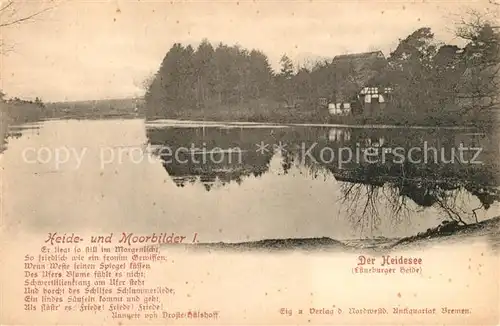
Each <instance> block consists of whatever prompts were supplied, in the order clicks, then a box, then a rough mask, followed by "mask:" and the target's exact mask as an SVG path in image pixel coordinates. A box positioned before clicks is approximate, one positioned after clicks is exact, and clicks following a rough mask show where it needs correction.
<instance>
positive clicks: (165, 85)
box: [145, 16, 500, 123]
mask: <svg viewBox="0 0 500 326" xmlns="http://www.w3.org/2000/svg"><path fill="white" fill-rule="evenodd" d="M476 18H477V19H476V20H471V21H470V22H463V24H462V25H461V27H460V28H458V30H457V37H459V38H461V39H463V40H465V43H466V44H465V46H464V47H458V46H456V45H449V44H444V43H442V42H439V41H438V40H436V39H435V38H434V34H433V32H432V30H431V29H430V28H428V27H423V28H420V29H418V30H416V31H415V32H413V33H412V34H410V35H409V36H408V37H406V38H405V39H402V40H400V41H399V44H398V46H397V48H396V49H395V50H394V51H393V52H392V53H390V55H389V56H388V58H387V60H383V61H382V62H380V63H379V64H375V65H369V66H368V67H364V68H361V71H360V70H359V69H355V68H356V67H353V66H352V63H343V64H339V63H336V62H334V60H325V61H321V62H316V63H315V64H314V65H312V67H306V66H296V65H294V64H293V62H292V60H291V59H290V58H289V57H288V56H287V55H286V54H284V55H283V56H282V58H281V60H280V69H279V70H278V71H274V70H273V69H272V68H271V65H270V63H269V59H268V57H267V56H266V55H265V54H264V53H263V52H262V51H260V50H256V49H252V50H249V49H245V48H243V47H241V46H238V45H234V46H230V45H226V44H223V43H219V44H217V45H215V46H214V45H212V44H211V43H210V42H209V41H208V40H206V39H205V40H203V41H202V42H201V44H200V45H199V46H198V47H197V48H196V49H194V48H193V47H192V46H191V45H186V46H184V45H182V44H180V43H176V44H174V45H173V46H172V47H171V48H170V50H169V51H168V52H167V54H166V55H165V57H164V59H163V61H162V63H161V65H160V68H159V70H158V72H157V73H156V74H155V76H154V77H153V78H152V79H151V80H150V82H149V85H148V87H147V91H146V95H145V101H146V116H147V117H150V118H155V117H179V116H180V117H186V118H190V117H191V116H192V115H193V114H197V116H201V117H203V116H211V115H212V116H213V114H214V112H215V115H216V113H217V112H221V113H222V112H224V114H230V113H232V112H233V113H234V111H242V110H247V111H249V112H248V113H249V114H250V115H251V114H256V113H259V114H261V118H262V119H263V120H266V119H270V118H271V117H269V116H266V114H271V113H272V114H276V113H277V112H278V113H282V115H290V113H291V112H293V113H310V114H309V115H308V117H311V118H314V117H316V118H324V117H325V115H326V116H328V111H327V110H319V108H318V99H319V98H326V99H327V100H328V101H332V100H334V99H335V98H336V96H338V94H339V93H342V94H350V96H351V97H350V98H349V100H353V101H355V100H356V95H357V94H358V92H359V90H360V89H361V88H362V87H364V86H368V85H366V84H367V81H366V79H365V80H363V78H359V77H360V75H361V76H362V77H363V75H366V74H368V73H369V72H371V73H373V72H375V73H374V74H373V77H372V78H371V79H370V80H369V81H368V84H369V85H374V86H380V87H383V86H390V87H393V88H394V94H393V97H392V98H393V99H394V100H393V101H392V102H391V103H390V105H389V106H388V108H387V110H385V111H384V112H383V113H379V114H378V118H380V119H382V120H387V119H392V120H394V121H396V122H400V123H401V122H402V123H412V122H415V121H417V120H419V121H418V122H422V123H433V122H443V121H448V120H450V119H451V120H453V119H456V117H457V112H459V113H460V115H461V117H462V119H476V118H477V117H478V116H481V115H484V114H486V115H487V116H488V114H490V115H489V116H488V117H489V118H486V121H487V120H491V119H490V118H491V112H492V110H491V109H492V108H496V106H497V104H498V102H497V98H496V95H497V93H498V91H497V90H498V67H499V64H500V61H499V60H500V59H499V58H500V51H499V44H500V34H499V32H498V26H494V24H492V23H490V22H488V21H483V20H481V19H480V17H479V16H477V17H476ZM364 70H366V71H364ZM365 77H366V76H365ZM222 108H223V109H222ZM263 108H264V110H263ZM290 109H293V110H292V111H290ZM221 118H224V117H221ZM364 118H367V117H364ZM370 118H371V119H372V120H373V119H376V118H377V117H370ZM451 120H450V121H451ZM483 120H484V119H483ZM305 122H308V121H305Z"/></svg>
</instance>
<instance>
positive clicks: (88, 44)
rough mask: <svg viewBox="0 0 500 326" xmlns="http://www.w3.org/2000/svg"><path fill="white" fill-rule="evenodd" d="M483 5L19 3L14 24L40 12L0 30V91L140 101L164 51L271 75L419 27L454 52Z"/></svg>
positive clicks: (387, 48) (393, 41)
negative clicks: (181, 49) (217, 55)
mask: <svg viewBox="0 0 500 326" xmlns="http://www.w3.org/2000/svg"><path fill="white" fill-rule="evenodd" d="M5 1H6V0H3V2H4V3H5ZM54 1H57V2H54ZM487 3H488V2H486V1H482V0H481V1H479V0H478V1H465V0H462V1H461V0H454V1H443V0H442V1H437V0H435V1H416V2H415V1H414V2H410V1H390V0H386V1H375V0H371V1H342V0H336V1H319V0H312V1H309V0H307V1H286V0H282V1H252V0H250V1H246V0H242V1H211V2H209V1H190V2H188V1H144V0H142V1H132V0H128V1H125V0H112V1H83V0H78V1H77V0H52V1H51V2H49V1H48V0H47V1H46V0H19V1H18V2H16V3H15V5H16V9H17V10H18V11H17V13H16V15H17V16H15V17H21V16H22V15H29V14H31V13H34V12H37V11H40V10H43V9H46V8H49V9H50V10H47V11H45V12H44V13H43V14H41V15H38V16H36V17H35V19H33V20H31V21H29V22H25V23H23V24H19V25H15V26H10V27H6V28H2V29H0V37H1V38H2V42H3V44H5V46H4V47H3V49H4V50H3V51H2V53H1V56H2V57H1V61H0V89H2V91H3V92H4V93H6V94H7V96H8V97H15V96H17V97H20V98H26V99H33V98H35V97H39V98H41V99H42V100H44V101H47V102H48V101H73V100H90V99H105V98H123V97H133V96H140V95H142V94H143V93H144V87H143V86H142V85H143V84H144V81H145V80H147V79H148V78H149V77H151V76H152V75H153V74H154V73H155V72H156V71H157V70H158V68H159V65H160V63H161V61H162V59H163V57H164V56H165V54H166V52H167V51H168V49H169V48H170V47H171V46H172V44H173V43H175V42H180V43H183V44H192V45H193V46H196V45H197V44H198V43H200V41H201V40H202V39H203V38H207V39H208V40H209V41H210V42H212V43H213V44H216V43H219V42H223V43H226V44H230V45H234V44H239V45H241V46H242V47H244V48H248V49H252V48H255V49H259V50H262V51H263V52H264V53H266V54H267V55H268V57H269V59H270V63H271V65H272V66H273V67H274V68H276V67H277V66H278V62H279V58H280V57H281V55H283V54H284V53H286V54H287V55H288V56H289V57H291V58H292V59H293V61H294V62H295V63H296V64H303V63H304V62H305V61H306V59H307V58H311V59H317V58H333V57H334V56H335V55H337V54H347V53H356V52H366V51H374V50H381V51H382V52H383V53H384V54H385V55H386V56H387V55H389V53H390V52H391V50H394V49H395V48H396V46H397V44H398V40H399V39H401V38H405V37H406V36H408V35H409V34H410V33H411V32H413V31H414V30H416V29H418V28H420V27H423V26H427V27H431V28H432V30H433V31H434V33H435V37H436V39H438V40H440V41H443V42H446V43H451V44H460V40H458V39H456V38H455V37H454V35H453V30H454V29H455V26H456V25H455V24H456V22H458V21H459V20H460V17H461V15H463V14H464V11H466V10H469V9H471V8H472V9H478V10H485V8H487V6H486V5H487ZM0 8H1V7H0ZM490 10H491V9H490ZM4 16H7V15H3V16H1V17H0V19H6V18H5V17H4Z"/></svg>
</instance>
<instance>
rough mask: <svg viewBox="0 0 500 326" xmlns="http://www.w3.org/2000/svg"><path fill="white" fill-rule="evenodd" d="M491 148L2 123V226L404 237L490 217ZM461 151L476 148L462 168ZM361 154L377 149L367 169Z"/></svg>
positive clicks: (429, 137)
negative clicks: (6, 126)
mask: <svg viewBox="0 0 500 326" xmlns="http://www.w3.org/2000/svg"><path fill="white" fill-rule="evenodd" d="M280 144H281V146H279V145H280ZM424 144H425V145H424ZM498 144H499V142H498V138H497V137H496V136H495V135H488V134H483V133H480V132H477V131H474V130H465V129H446V130H434V129H405V128H367V127H365V128H342V127H331V126H330V127H327V126H293V127H291V126H272V125H259V124H218V123H204V124H200V123H193V122H182V123H181V122H176V121H163V122H161V121H160V122H152V123H147V124H146V123H145V122H144V121H143V120H139V119H137V120H97V121H83V120H82V121H77V120H59V121H46V122H41V123H38V124H31V125H24V126H15V127H13V126H11V127H10V131H9V134H8V138H7V140H6V143H5V144H4V148H3V149H4V150H3V152H2V154H0V160H1V163H0V164H1V165H2V168H3V170H2V174H3V175H2V178H3V197H4V202H3V205H4V206H3V209H4V217H5V225H6V227H7V228H9V230H11V231H13V232H14V231H15V230H20V229H23V230H29V231H33V232H48V231H54V230H56V231H59V232H73V231H77V230H83V229H85V230H89V231H97V232H108V231H109V232H121V231H135V232H153V231H154V232H174V233H178V234H179V233H184V234H191V233H193V232H198V234H199V240H200V241H203V242H212V241H217V242H218V241H228V242H233V241H249V240H260V239H266V238H304V237H323V236H326V237H332V238H335V239H347V238H360V237H366V236H385V237H400V236H406V235H412V234H415V233H417V232H420V231H424V230H426V229H427V228H429V227H434V226H436V225H437V224H438V223H439V222H440V221H442V220H443V219H445V218H449V217H453V218H456V217H457V216H460V218H462V219H463V220H465V221H467V222H472V221H474V220H475V218H476V216H477V218H478V219H479V220H483V219H486V218H489V217H493V216H495V213H496V212H498V205H497V201H498V199H499V192H498V182H497V181H498V171H499V168H498V163H497V159H496V158H498V155H499V153H498ZM424 146H426V147H425V148H426V149H427V150H428V153H429V151H431V152H430V153H433V152H432V150H429V148H435V149H436V151H437V153H438V154H437V161H434V160H435V158H436V157H435V156H434V154H428V156H427V161H426V162H424V161H423V159H424V156H423V154H422V152H421V151H420V152H419V151H418V150H414V151H413V154H412V159H413V160H414V161H415V160H417V159H420V160H422V162H421V163H408V162H407V160H406V163H403V162H400V161H399V162H398V161H397V158H398V157H399V158H401V155H402V154H405V155H407V153H408V151H409V150H410V149H412V148H420V149H423V148H424ZM459 146H463V147H468V148H478V147H481V148H482V151H481V153H480V154H479V156H477V157H474V156H475V153H476V150H469V151H466V152H465V154H464V156H463V157H462V158H460V157H459V152H458V150H457V149H458V148H459ZM216 147H218V148H216ZM367 148H372V149H371V150H374V149H373V148H376V149H375V150H374V151H375V152H374V153H376V154H374V155H375V156H373V155H372V156H371V157H372V158H371V159H370V161H369V162H367V161H366V159H364V156H363V153H365V151H366V150H367ZM377 148H378V149H377ZM396 149H398V150H396ZM454 149H455V152H453V150H454ZM398 151H399V152H398ZM332 153H333V157H332ZM339 153H340V154H339ZM382 153H383V155H384V156H383V157H384V159H382ZM397 153H399V155H400V156H397V155H398V154H397ZM56 155H59V156H56ZM56 158H58V160H56ZM349 158H350V159H349ZM472 158H474V159H475V160H476V161H478V162H479V161H480V162H481V164H470V163H467V162H466V161H470V160H471V159H472ZM374 160H375V161H376V162H374ZM464 160H465V161H464ZM443 161H444V162H443ZM58 162H59V163H58ZM474 214H475V215H474Z"/></svg>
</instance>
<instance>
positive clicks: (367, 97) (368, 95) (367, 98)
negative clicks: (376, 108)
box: [365, 94, 372, 103]
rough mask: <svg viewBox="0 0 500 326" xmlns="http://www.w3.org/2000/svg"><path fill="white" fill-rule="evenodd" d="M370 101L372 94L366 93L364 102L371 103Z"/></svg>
mask: <svg viewBox="0 0 500 326" xmlns="http://www.w3.org/2000/svg"><path fill="white" fill-rule="evenodd" d="M371 102H372V96H371V95H370V94H367V95H366V96H365V103H371Z"/></svg>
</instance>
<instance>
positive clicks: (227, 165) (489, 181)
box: [147, 125, 500, 229]
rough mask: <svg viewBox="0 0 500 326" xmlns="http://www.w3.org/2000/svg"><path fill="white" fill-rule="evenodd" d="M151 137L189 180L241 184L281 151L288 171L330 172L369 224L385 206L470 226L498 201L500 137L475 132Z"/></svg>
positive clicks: (170, 166) (350, 209) (171, 133)
mask: <svg viewBox="0 0 500 326" xmlns="http://www.w3.org/2000/svg"><path fill="white" fill-rule="evenodd" d="M147 137H148V139H149V141H150V143H151V145H152V146H153V148H154V153H155V155H157V156H158V157H160V158H161V159H162V161H163V166H164V168H165V170H166V171H167V172H168V175H169V176H170V177H171V178H172V179H173V180H174V181H175V182H176V184H177V185H178V186H181V187H184V186H185V185H187V184H195V183H202V184H204V185H205V188H206V189H207V190H211V189H213V185H214V184H219V185H222V186H223V185H226V184H229V183H231V182H233V181H234V182H236V183H238V184H241V183H242V182H244V179H245V178H248V177H251V176H253V177H258V176H261V175H262V174H265V173H267V172H268V170H269V163H270V161H271V160H272V159H273V156H274V157H275V158H276V157H277V156H278V157H279V160H280V161H281V166H282V172H283V174H288V173H291V172H293V173H300V174H307V176H308V177H311V178H318V177H323V178H325V180H326V181H328V177H329V176H331V177H333V179H334V180H335V181H336V182H337V183H339V187H340V193H341V195H340V198H337V199H332V200H338V201H339V204H340V206H341V207H342V208H343V209H344V210H345V211H346V212H347V215H348V216H349V218H350V219H351V221H352V222H353V224H354V225H357V226H359V227H361V229H363V228H369V229H373V228H376V227H377V226H378V225H379V224H380V222H381V218H383V216H382V215H383V214H381V213H380V212H384V214H387V212H389V213H390V216H388V218H390V219H391V220H392V221H394V222H398V221H401V220H404V219H405V218H410V216H411V215H412V214H413V213H414V212H417V211H419V210H422V209H425V208H428V207H434V208H436V209H438V210H439V211H440V212H442V214H443V216H444V217H445V218H448V219H451V220H455V221H458V222H460V223H463V224H467V223H469V222H473V221H477V211H478V210H488V209H490V207H491V205H492V204H494V203H495V202H497V201H499V199H500V193H499V191H498V176H499V174H498V171H499V169H498V164H497V160H496V157H498V154H499V153H498V146H496V145H495V144H498V139H497V138H496V135H493V134H491V135H487V134H484V133H476V132H474V131H473V130H438V129H366V128H325V127H315V128H311V127H289V128H276V129H262V128H251V127H248V126H247V127H243V126H239V127H238V126H232V127H225V128H223V127H220V126H215V127H210V126H193V127H192V128H187V127H186V126H182V127H179V126H175V125H172V126H167V127H162V128H155V127H150V128H147ZM262 144H265V145H266V148H265V149H263V148H262ZM216 148H218V149H217V150H214V149H216ZM165 149H168V151H166V150H165ZM181 149H184V151H181ZM235 149H240V152H237V151H236V150H235ZM460 149H462V150H460ZM224 151H225V152H224ZM175 152H182V154H180V155H179V156H178V157H177V159H176V158H175V157H174V155H173V154H172V153H175ZM214 152H217V153H218V154H219V156H218V157H219V159H216V160H215V161H214V160H213V159H210V158H213V156H210V154H211V153H214ZM222 152H224V153H225V155H223V154H224V153H222ZM229 152H230V153H229ZM203 153H204V154H207V156H206V157H205V159H204V160H203V159H202V154H203ZM365 154H366V155H365ZM238 155H240V156H239V158H240V159H238ZM367 157H368V158H367ZM472 197H474V198H475V199H476V200H474V199H473V198H472ZM476 202H477V203H476ZM381 206H384V208H383V209H382V207H381Z"/></svg>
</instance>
